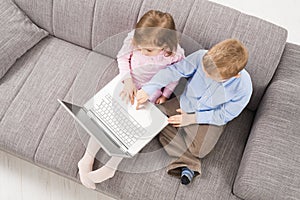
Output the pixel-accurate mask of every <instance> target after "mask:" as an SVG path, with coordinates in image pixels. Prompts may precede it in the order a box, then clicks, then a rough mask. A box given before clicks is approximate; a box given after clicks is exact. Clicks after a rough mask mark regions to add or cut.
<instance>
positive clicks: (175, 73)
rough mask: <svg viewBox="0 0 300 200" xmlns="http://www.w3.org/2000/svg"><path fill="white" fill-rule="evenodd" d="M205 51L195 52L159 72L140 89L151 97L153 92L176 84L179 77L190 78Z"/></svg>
mask: <svg viewBox="0 0 300 200" xmlns="http://www.w3.org/2000/svg"><path fill="white" fill-rule="evenodd" d="M204 53H205V51H201V50H200V51H197V52H195V53H193V54H191V55H190V56H188V57H186V58H185V59H183V60H181V61H180V62H177V63H174V64H173V65H170V66H169V67H167V68H165V69H162V70H160V71H159V72H158V73H157V74H156V75H154V76H153V77H152V79H151V80H150V81H149V82H148V83H147V84H145V85H144V86H143V87H142V89H143V90H144V91H145V92H146V93H147V94H148V95H149V96H151V95H152V94H153V93H154V92H155V91H157V90H159V89H161V88H163V87H165V86H166V85H168V84H169V83H172V82H177V81H179V79H180V78H181V77H186V78H188V77H191V76H193V75H194V73H195V72H196V71H197V67H198V66H199V64H200V62H201V58H202V56H203V54H204Z"/></svg>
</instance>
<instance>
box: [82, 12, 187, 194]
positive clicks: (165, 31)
mask: <svg viewBox="0 0 300 200" xmlns="http://www.w3.org/2000/svg"><path fill="white" fill-rule="evenodd" d="M183 58H184V50H183V49H182V48H181V47H180V46H179V44H178V38H177V33H176V28H175V23H174V20H173V18H172V16H171V15H170V14H169V13H163V12H160V11H155V10H150V11H148V12H147V13H146V14H144V15H143V16H142V18H141V19H140V20H139V22H138V23H137V24H136V26H135V30H134V31H132V32H130V33H129V34H128V36H127V38H126V39H125V40H124V44H123V46H122V48H121V50H120V51H119V53H118V55H117V61H118V67H119V71H120V75H122V76H123V83H124V88H123V90H122V92H121V93H120V96H121V98H122V99H124V100H126V102H129V101H130V102H131V104H133V101H134V98H135V95H136V91H137V90H138V89H140V88H141V87H142V86H143V85H144V84H145V83H147V82H148V81H150V80H151V78H152V77H153V76H154V75H155V74H156V73H157V72H158V71H159V70H160V69H163V68H165V67H167V66H168V65H171V64H173V63H175V62H178V61H180V60H182V59H183ZM176 85H177V82H174V83H171V84H169V85H167V86H166V87H165V88H163V89H162V90H158V91H156V92H155V93H154V94H153V95H152V96H151V97H150V98H149V99H150V101H151V102H153V103H157V104H161V103H163V102H165V101H166V100H167V99H168V98H169V97H170V95H171V94H172V92H173V90H174V88H175V87H176ZM99 149H100V145H99V144H98V143H97V142H96V141H95V139H94V138H90V140H89V143H88V146H87V150H86V152H85V154H84V156H83V157H82V159H81V160H80V161H79V162H78V168H79V175H80V180H81V182H82V184H83V185H85V186H86V187H88V188H92V189H95V183H100V182H102V181H105V180H107V179H109V178H111V177H113V176H114V174H115V171H116V169H117V166H118V165H119V163H120V162H121V160H122V158H120V157H112V158H111V159H110V160H109V161H108V162H107V163H106V164H105V165H104V166H103V167H101V168H100V169H97V170H95V171H92V167H93V163H94V158H95V155H96V153H97V152H98V151H99Z"/></svg>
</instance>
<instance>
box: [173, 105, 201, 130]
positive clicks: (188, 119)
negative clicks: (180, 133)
mask: <svg viewBox="0 0 300 200" xmlns="http://www.w3.org/2000/svg"><path fill="white" fill-rule="evenodd" d="M176 112H178V113H180V115H173V116H171V117H169V119H168V122H169V124H172V125H173V126H174V127H183V126H188V125H190V124H195V123H197V122H196V114H187V113H185V112H184V111H183V110H181V109H180V108H179V109H177V110H176Z"/></svg>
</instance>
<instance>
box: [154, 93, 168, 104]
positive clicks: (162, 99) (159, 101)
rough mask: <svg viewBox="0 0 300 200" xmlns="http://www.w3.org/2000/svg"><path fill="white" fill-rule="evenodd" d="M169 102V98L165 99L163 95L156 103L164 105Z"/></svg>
mask: <svg viewBox="0 0 300 200" xmlns="http://www.w3.org/2000/svg"><path fill="white" fill-rule="evenodd" d="M167 100H168V98H167V97H165V96H164V95H161V96H160V97H159V98H158V99H156V101H155V103H156V104H162V103H164V102H166V101H167Z"/></svg>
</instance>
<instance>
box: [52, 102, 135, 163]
mask: <svg viewBox="0 0 300 200" xmlns="http://www.w3.org/2000/svg"><path fill="white" fill-rule="evenodd" d="M57 100H58V102H59V103H60V104H61V105H62V106H63V107H64V108H65V109H66V110H67V111H68V113H70V114H71V116H72V117H73V118H74V119H75V120H76V121H77V122H78V123H79V124H80V125H81V127H82V128H84V129H85V130H86V131H87V132H88V133H89V134H90V135H91V136H93V137H94V138H95V139H96V140H97V142H98V143H99V144H100V145H101V147H102V148H103V149H104V150H105V152H106V153H107V154H108V155H110V156H118V157H131V156H130V155H129V154H128V153H125V152H124V150H122V149H121V148H120V146H119V145H118V144H116V143H115V142H114V141H113V140H112V139H111V138H110V137H109V136H108V135H107V134H106V132H105V131H104V130H103V129H102V128H101V127H100V126H99V125H98V124H97V122H95V121H93V119H91V118H90V117H89V116H88V115H87V113H86V111H85V110H84V109H83V108H82V107H80V106H77V105H74V104H71V103H68V102H65V101H61V100H59V99H57Z"/></svg>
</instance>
